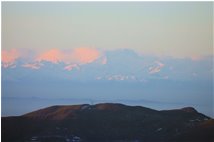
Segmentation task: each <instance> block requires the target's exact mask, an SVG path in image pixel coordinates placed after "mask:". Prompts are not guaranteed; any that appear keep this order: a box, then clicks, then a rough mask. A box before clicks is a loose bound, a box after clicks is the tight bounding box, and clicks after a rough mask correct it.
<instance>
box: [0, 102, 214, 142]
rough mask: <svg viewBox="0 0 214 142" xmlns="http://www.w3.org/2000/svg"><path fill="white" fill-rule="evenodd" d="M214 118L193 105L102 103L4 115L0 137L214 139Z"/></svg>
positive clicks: (145, 141)
mask: <svg viewBox="0 0 214 142" xmlns="http://www.w3.org/2000/svg"><path fill="white" fill-rule="evenodd" d="M213 134H214V120H213V119H211V118H210V117H207V116H205V115H203V114H201V113H199V112H197V111H196V110H195V109H194V108H192V107H186V108H182V109H175V110H163V111H157V110H153V109H149V108H146V107H141V106H127V105H123V104H112V103H103V104H96V105H89V104H83V105H69V106H51V107H48V108H44V109H40V110H37V111H34V112H31V113H27V114H25V115H22V116H17V117H2V141H3V142H13V141H17V142H18V141H46V142H49V141H51V142H54V141H59V142H61V141H67V142H69V141H83V142H84V141H86V142H103V141H108V142H111V141H112V142H113V141H114V142H115V141H121V142H126V141H127V142H128V141H140V142H141V141H142V142H172V141H173V142H205V141H206V142H213V141H214V135H213Z"/></svg>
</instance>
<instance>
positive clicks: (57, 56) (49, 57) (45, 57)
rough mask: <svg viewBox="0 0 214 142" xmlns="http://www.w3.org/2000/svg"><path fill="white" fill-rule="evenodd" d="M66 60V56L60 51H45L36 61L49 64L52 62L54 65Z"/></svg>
mask: <svg viewBox="0 0 214 142" xmlns="http://www.w3.org/2000/svg"><path fill="white" fill-rule="evenodd" d="M63 58H64V54H63V53H62V52H61V51H60V50H58V49H51V50H48V51H45V52H44V53H41V54H40V55H38V56H37V57H36V59H35V60H36V61H39V62H41V61H48V62H52V63H55V64H56V63H58V62H60V61H62V60H63Z"/></svg>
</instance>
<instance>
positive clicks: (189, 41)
mask: <svg viewBox="0 0 214 142" xmlns="http://www.w3.org/2000/svg"><path fill="white" fill-rule="evenodd" d="M212 29H213V4H212V2H52V3H50V2H2V41H3V42H2V47H3V49H12V48H27V49H35V50H43V49H52V48H58V49H71V48H77V47H85V46H86V47H95V48H99V49H103V50H106V49H110V50H114V49H118V48H128V49H133V50H135V51H138V52H141V53H143V54H155V55H159V56H173V57H190V56H204V55H209V54H211V53H212V39H213V35H212V33H213V30H212Z"/></svg>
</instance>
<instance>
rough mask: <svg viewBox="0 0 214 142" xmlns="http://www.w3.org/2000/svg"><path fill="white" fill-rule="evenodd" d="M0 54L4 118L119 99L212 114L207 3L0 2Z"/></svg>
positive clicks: (213, 98)
mask: <svg viewBox="0 0 214 142" xmlns="http://www.w3.org/2000/svg"><path fill="white" fill-rule="evenodd" d="M1 54H2V59H1V69H2V78H1V82H2V92H1V93H2V115H3V116H11V115H22V114H24V113H27V112H30V111H33V110H37V109H39V108H44V107H47V106H50V105H59V104H61V105H64V104H80V103H89V104H94V103H100V102H119V103H125V104H129V105H141V106H146V107H150V108H153V109H158V110H163V109H175V108H182V107H186V106H192V107H195V108H196V109H197V110H198V111H199V112H202V113H204V114H206V115H208V116H211V117H214V110H213V108H214V104H213V102H214V96H213V2H2V48H1ZM26 106H27V107H26Z"/></svg>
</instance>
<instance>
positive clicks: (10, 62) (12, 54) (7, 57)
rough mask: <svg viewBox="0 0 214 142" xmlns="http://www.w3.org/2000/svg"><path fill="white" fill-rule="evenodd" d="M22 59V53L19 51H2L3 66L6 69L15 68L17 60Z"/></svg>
mask: <svg viewBox="0 0 214 142" xmlns="http://www.w3.org/2000/svg"><path fill="white" fill-rule="evenodd" d="M19 57H20V52H19V51H18V50H17V49H10V50H2V66H3V67H4V68H8V67H14V66H15V65H14V63H15V61H16V59H18V58H19Z"/></svg>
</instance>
